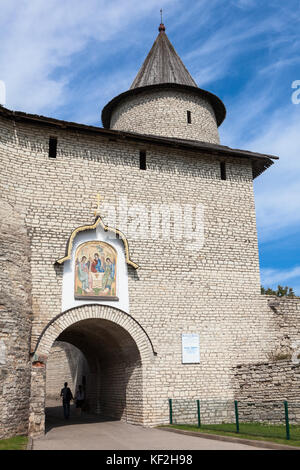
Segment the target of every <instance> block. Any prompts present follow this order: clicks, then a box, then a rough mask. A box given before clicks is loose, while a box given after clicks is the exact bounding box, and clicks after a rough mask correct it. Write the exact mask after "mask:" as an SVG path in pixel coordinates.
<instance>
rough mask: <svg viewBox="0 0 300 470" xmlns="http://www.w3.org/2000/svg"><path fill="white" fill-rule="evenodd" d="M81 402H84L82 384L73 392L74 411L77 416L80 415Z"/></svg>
mask: <svg viewBox="0 0 300 470" xmlns="http://www.w3.org/2000/svg"><path fill="white" fill-rule="evenodd" d="M83 402H84V391H83V389H82V386H81V385H79V387H78V390H77V392H76V394H75V403H76V412H77V415H78V416H80V415H81V410H82V405H83Z"/></svg>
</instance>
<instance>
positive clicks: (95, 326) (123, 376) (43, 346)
mask: <svg viewBox="0 0 300 470" xmlns="http://www.w3.org/2000/svg"><path fill="white" fill-rule="evenodd" d="M55 340H58V341H64V342H67V343H70V344H72V345H73V346H76V347H77V348H78V349H80V350H81V352H82V353H83V354H84V356H85V358H86V360H87V363H88V376H87V385H86V387H87V390H86V396H87V399H88V401H89V407H90V410H91V411H92V412H95V413H101V414H103V415H104V416H109V417H114V418H117V419H123V420H126V421H127V422H130V423H133V424H143V422H144V408H143V371H144V370H145V368H146V367H147V365H148V366H149V365H150V364H151V362H152V360H153V357H154V355H155V352H154V349H153V345H152V343H151V340H150V338H149V337H148V335H147V333H146V331H145V330H144V329H143V328H142V326H141V325H140V324H139V323H138V322H137V321H136V320H135V319H134V318H133V317H131V316H130V315H129V314H126V313H124V312H122V311H119V310H117V309H115V308H113V307H109V306H102V305H85V306H82V307H77V308H73V309H70V310H68V311H67V312H64V313H62V314H61V315H59V316H57V317H56V318H54V319H53V320H52V321H51V322H50V323H49V324H48V325H47V326H46V327H45V328H44V330H43V332H42V334H41V336H40V338H39V339H38V341H37V345H36V349H35V351H34V354H33V363H32V380H31V402H30V416H29V432H30V434H31V435H33V436H37V435H40V434H42V433H43V432H44V427H45V393H46V392H45V387H46V365H47V359H48V357H49V354H50V350H51V347H52V345H53V343H54V341H55Z"/></svg>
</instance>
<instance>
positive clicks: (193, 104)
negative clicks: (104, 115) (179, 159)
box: [110, 90, 220, 143]
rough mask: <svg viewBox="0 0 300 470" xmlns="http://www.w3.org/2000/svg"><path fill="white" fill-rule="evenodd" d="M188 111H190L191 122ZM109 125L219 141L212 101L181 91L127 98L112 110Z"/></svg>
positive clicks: (142, 131)
mask: <svg viewBox="0 0 300 470" xmlns="http://www.w3.org/2000/svg"><path fill="white" fill-rule="evenodd" d="M187 111H190V112H191V123H190V124H189V123H188V122H187ZM110 128H111V129H118V130H123V131H128V132H138V133H140V134H152V135H161V136H166V137H177V138H181V139H192V140H200V141H204V142H211V143H220V138H219V133H218V126H217V122H216V118H215V114H214V111H213V108H212V106H211V104H210V103H209V102H208V100H206V99H204V98H201V97H200V96H194V95H192V94H191V93H187V92H182V91H174V90H164V91H155V92H149V91H148V92H144V93H140V94H138V95H137V96H134V97H133V96H130V97H128V98H127V99H124V100H123V101H121V103H120V104H119V105H118V106H117V107H116V109H115V110H114V111H113V113H112V117H111V123H110Z"/></svg>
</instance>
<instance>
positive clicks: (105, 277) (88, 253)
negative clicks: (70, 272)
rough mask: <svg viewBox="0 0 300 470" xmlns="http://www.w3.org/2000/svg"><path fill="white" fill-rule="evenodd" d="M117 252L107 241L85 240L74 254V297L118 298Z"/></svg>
mask: <svg viewBox="0 0 300 470" xmlns="http://www.w3.org/2000/svg"><path fill="white" fill-rule="evenodd" d="M116 264H117V252H116V250H115V249H114V248H113V247H112V246H111V245H109V244H108V243H105V242H101V241H93V242H87V243H83V244H82V245H80V246H79V247H78V248H77V250H76V254H75V299H90V300H101V299H110V300H118V297H117V296H116V293H117V286H116Z"/></svg>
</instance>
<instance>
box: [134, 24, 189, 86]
mask: <svg viewBox="0 0 300 470" xmlns="http://www.w3.org/2000/svg"><path fill="white" fill-rule="evenodd" d="M162 83H178V84H179V85H188V86H194V87H197V84H196V82H195V81H194V80H193V78H192V77H191V75H190V73H189V72H188V70H187V69H186V67H185V66H184V64H183V62H182V60H181V59H180V57H179V55H178V54H177V52H176V51H175V49H174V47H173V45H172V44H171V42H170V41H169V38H168V36H167V35H166V32H165V27H164V25H163V24H161V25H160V27H159V34H158V36H157V38H156V40H155V42H154V44H153V46H152V48H151V50H150V52H149V54H148V55H147V57H146V59H145V61H144V63H143V65H142V67H141V69H140V70H139V72H138V74H137V76H136V77H135V79H134V81H133V83H132V85H131V87H130V89H131V90H132V89H133V88H138V87H143V86H149V85H157V84H162Z"/></svg>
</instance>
